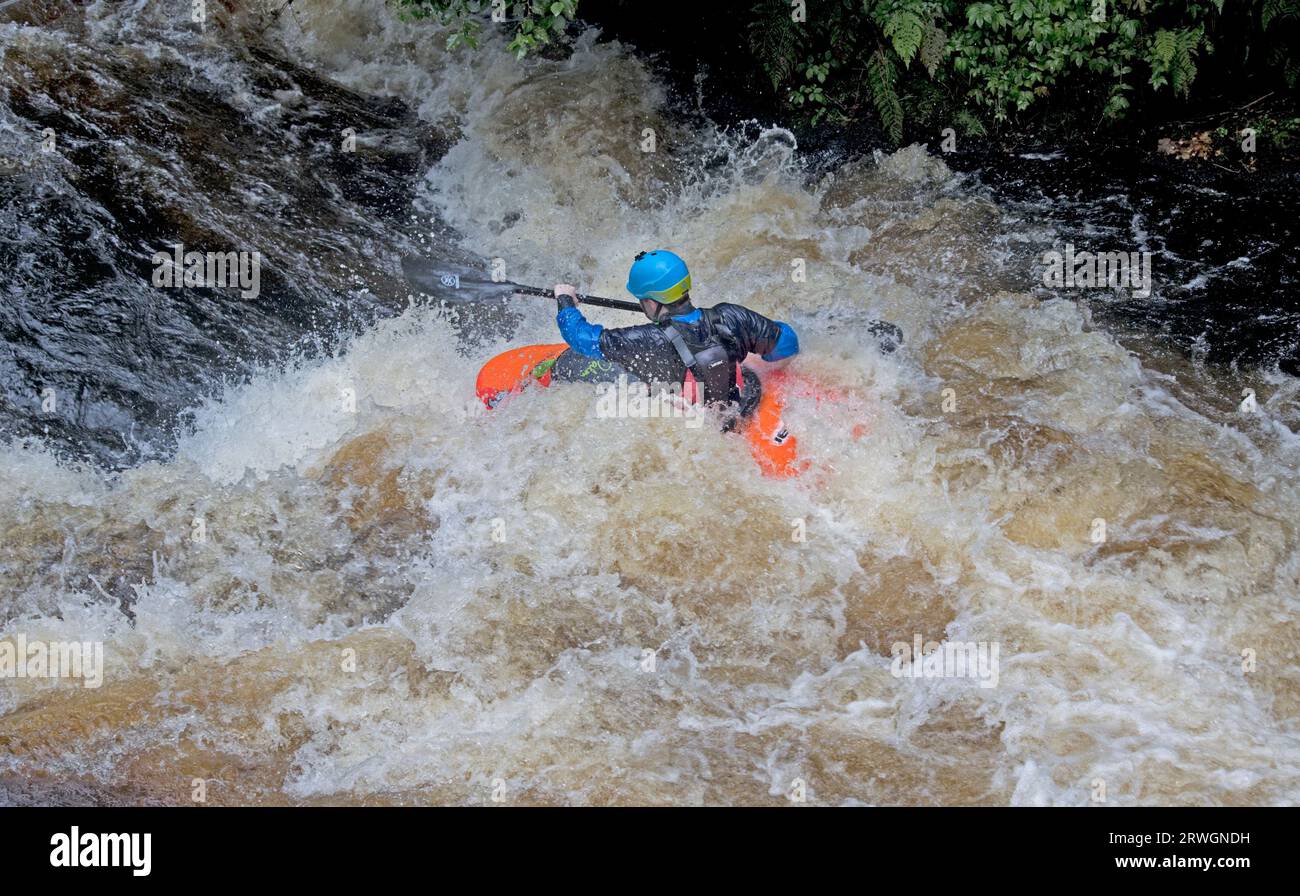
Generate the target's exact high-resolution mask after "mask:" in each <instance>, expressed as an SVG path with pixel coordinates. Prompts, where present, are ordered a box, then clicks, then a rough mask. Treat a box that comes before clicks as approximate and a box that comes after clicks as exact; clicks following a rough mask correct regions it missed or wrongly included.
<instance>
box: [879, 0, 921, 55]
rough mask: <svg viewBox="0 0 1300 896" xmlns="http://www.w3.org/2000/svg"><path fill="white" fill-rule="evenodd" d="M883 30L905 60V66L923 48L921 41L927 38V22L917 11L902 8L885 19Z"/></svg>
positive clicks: (895, 50)
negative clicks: (922, 19) (924, 21)
mask: <svg viewBox="0 0 1300 896" xmlns="http://www.w3.org/2000/svg"><path fill="white" fill-rule="evenodd" d="M882 30H883V31H884V33H885V37H887V38H889V40H890V43H892V44H893V45H894V52H895V53H897V54H898V58H899V59H901V60H903V66H904V67H906V66H907V65H908V64H909V63H910V62H911V61H912V57H913V56H915V55H916V51H917V50H919V49H921V42H922V40H924V38H925V23H923V22H922V21H921V17H920V16H918V15H917V14H916V13H914V12H912V11H910V10H900V11H895V12H894V13H892V14H891V15H890V16H889V17H888V18H887V19H885V24H884V28H883V29H882Z"/></svg>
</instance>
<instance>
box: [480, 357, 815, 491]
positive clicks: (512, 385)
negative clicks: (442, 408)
mask: <svg viewBox="0 0 1300 896" xmlns="http://www.w3.org/2000/svg"><path fill="white" fill-rule="evenodd" d="M567 348H568V346H567V345H565V344H564V343H562V342H561V343H558V344H555V345H526V346H523V347H522V348H512V349H509V350H508V351H504V352H502V353H501V354H499V355H497V356H496V357H495V358H493V359H492V360H490V361H488V362H487V363H486V364H484V365H483V368H482V369H481V370H479V372H478V380H477V382H476V383H475V391H476V392H477V393H478V397H479V398H480V399H481V400H482V401H483V403H484V404H485V405H487V406H488V407H489V408H490V407H493V406H494V405H496V404H497V403H498V402H499V401H501V400H502V399H503V398H504V397H505V396H507V395H510V394H513V393H515V392H519V391H521V390H522V389H524V388H525V387H526V386H528V385H529V384H530V383H536V384H538V385H540V386H549V385H550V384H551V367H552V365H554V363H555V361H556V359H557V358H559V356H560V355H561V354H563V353H564V351H565V350H566V349H567ZM792 384H793V378H792V377H790V376H789V375H788V374H786V373H785V372H784V371H778V372H776V373H771V374H769V375H768V376H767V377H765V378H764V380H763V394H762V398H761V399H759V402H758V407H757V408H756V409H755V411H754V413H752V414H751V415H750V416H749V417H748V418H746V420H745V422H744V423H743V424H742V425H741V429H740V433H741V435H743V436H744V438H745V440H746V441H747V442H748V443H749V453H750V454H751V455H753V457H754V460H755V461H756V462H757V463H758V466H759V469H760V470H762V471H763V474H764V475H766V476H772V477H776V478H785V477H787V476H798V475H799V474H800V473H802V472H803V471H804V470H805V469H806V467H807V466H808V464H807V461H800V460H799V451H798V440H797V439H796V438H795V437H794V436H793V435H792V434H791V433H790V431H789V430H788V429H786V427H785V424H784V422H783V421H782V412H783V409H784V407H785V402H784V395H785V392H786V390H787V388H789V387H790V386H791V385H792Z"/></svg>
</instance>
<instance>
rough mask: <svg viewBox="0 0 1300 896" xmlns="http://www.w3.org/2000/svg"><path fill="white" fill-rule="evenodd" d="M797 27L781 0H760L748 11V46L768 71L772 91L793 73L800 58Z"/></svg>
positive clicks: (778, 87)
mask: <svg viewBox="0 0 1300 896" xmlns="http://www.w3.org/2000/svg"><path fill="white" fill-rule="evenodd" d="M798 28H799V24H798V23H796V22H795V21H794V20H793V19H792V18H791V16H790V6H789V4H787V3H785V2H783V0H763V2H761V3H757V4H755V5H754V6H753V8H752V9H751V10H750V23H749V49H750V51H751V52H752V53H753V54H754V56H755V57H757V58H758V60H759V61H760V63H761V64H762V66H763V70H764V71H766V72H767V76H768V77H769V78H770V79H771V81H772V89H773V90H779V89H780V87H781V85H782V84H784V83H786V82H787V81H789V80H790V77H791V76H792V75H793V74H794V70H795V64H796V63H797V62H798V60H799V42H800V41H799V39H800V32H799V31H798V30H797V29H798Z"/></svg>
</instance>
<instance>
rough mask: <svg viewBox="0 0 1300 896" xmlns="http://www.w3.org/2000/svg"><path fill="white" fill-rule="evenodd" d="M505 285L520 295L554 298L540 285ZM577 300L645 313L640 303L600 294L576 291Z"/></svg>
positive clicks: (586, 303)
mask: <svg viewBox="0 0 1300 896" xmlns="http://www.w3.org/2000/svg"><path fill="white" fill-rule="evenodd" d="M507 285H509V286H513V287H514V290H515V292H517V293H519V294H521V295H525V296H541V297H542V298H545V299H553V298H555V292H554V291H553V290H550V289H543V288H542V287H540V286H524V285H522V284H520V283H511V284H507ZM578 301H580V302H582V303H583V304H584V305H597V306H599V307H601V308H617V309H619V310H620V311H637V312H640V313H642V314H644V313H645V312H644V311H642V309H641V305H640V304H639V303H637V302H624V301H620V300H619V299H606V298H602V297H601V296H586V295H583V294H582V293H578Z"/></svg>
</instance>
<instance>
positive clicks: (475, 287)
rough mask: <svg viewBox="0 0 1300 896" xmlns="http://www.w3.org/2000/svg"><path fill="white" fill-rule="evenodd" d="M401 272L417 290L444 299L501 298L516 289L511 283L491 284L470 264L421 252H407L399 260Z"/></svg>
mask: <svg viewBox="0 0 1300 896" xmlns="http://www.w3.org/2000/svg"><path fill="white" fill-rule="evenodd" d="M402 275H403V276H404V277H406V282H407V283H409V284H411V286H413V287H414V288H416V289H418V290H419V291H420V292H422V293H425V294H426V295H430V296H433V297H434V298H437V299H442V300H443V301H447V302H482V301H486V300H489V299H504V298H505V297H506V296H509V295H510V294H511V293H513V292H514V289H515V288H514V285H513V284H510V283H493V282H492V280H491V279H490V278H489V277H488V276H487V275H486V274H484V273H483V272H482V271H481V270H478V269H477V268H475V267H473V266H471V265H467V264H461V263H458V262H455V261H452V260H450V259H443V258H427V257H424V256H420V255H407V256H406V257H404V258H403V259H402Z"/></svg>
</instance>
